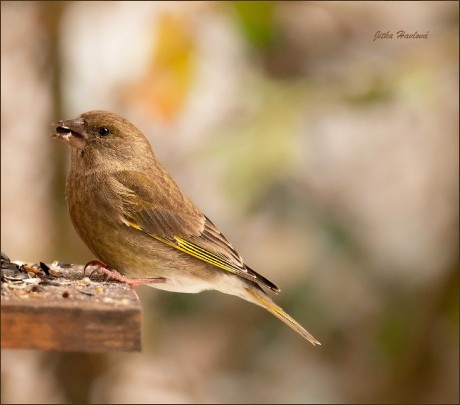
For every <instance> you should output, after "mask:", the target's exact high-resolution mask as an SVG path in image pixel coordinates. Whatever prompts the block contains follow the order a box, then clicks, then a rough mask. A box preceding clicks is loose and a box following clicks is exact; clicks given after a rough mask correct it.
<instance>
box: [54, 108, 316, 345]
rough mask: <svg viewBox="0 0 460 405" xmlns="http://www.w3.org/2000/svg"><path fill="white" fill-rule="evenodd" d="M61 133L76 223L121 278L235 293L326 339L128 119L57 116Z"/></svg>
mask: <svg viewBox="0 0 460 405" xmlns="http://www.w3.org/2000/svg"><path fill="white" fill-rule="evenodd" d="M55 137H57V138H59V139H61V140H63V141H66V142H67V143H68V144H69V145H70V146H71V147H72V148H71V168H70V172H69V175H68V177H67V184H66V197H67V202H68V205H69V211H70V217H71V219H72V222H73V225H74V226H75V229H76V230H77V232H78V234H79V235H80V237H81V238H82V239H83V241H84V242H85V243H86V245H87V246H88V247H89V248H90V249H91V251H92V252H93V253H94V254H95V255H96V257H97V258H98V259H99V260H101V261H102V262H103V263H101V264H105V265H106V266H107V267H108V268H110V269H113V270H116V271H117V272H119V273H121V274H122V275H123V276H122V277H116V276H115V277H116V278H118V279H120V280H123V281H125V282H128V283H130V284H132V285H136V284H148V285H150V286H152V287H155V288H158V289H162V290H167V291H175V292H183V293H197V292H200V291H203V290H217V291H221V292H223V293H226V294H232V295H236V296H238V297H240V298H243V299H244V300H247V301H249V302H252V303H254V304H257V305H259V306H261V307H263V308H265V309H266V310H268V311H269V312H271V313H272V314H273V315H275V316H276V317H277V318H279V319H280V320H281V321H283V322H284V323H286V324H287V325H288V326H290V327H291V328H292V329H294V330H295V331H296V332H298V333H299V334H300V335H302V336H303V337H304V338H305V339H307V340H308V341H309V342H311V343H312V344H313V345H316V344H318V345H319V344H320V343H319V342H318V341H317V340H316V339H315V338H314V337H313V336H312V335H310V333H308V332H307V331H306V330H305V329H304V328H303V327H302V326H301V325H300V324H299V323H298V322H297V321H295V320H294V319H293V318H292V317H291V316H289V315H288V314H287V313H286V312H284V311H283V310H282V309H281V308H280V307H279V306H277V305H276V304H275V303H274V302H273V301H272V299H271V298H270V297H269V296H268V295H267V294H266V293H265V292H264V290H263V288H267V289H269V290H272V291H274V292H276V293H277V292H279V291H280V290H279V288H278V287H277V286H276V285H275V284H274V283H272V282H271V281H269V280H268V279H266V278H265V277H263V276H262V275H260V274H258V273H256V272H255V271H254V270H252V269H251V268H250V267H248V266H247V265H246V264H245V263H244V262H243V259H242V258H241V256H240V255H239V254H238V253H237V252H236V250H235V249H234V248H233V246H232V245H231V244H230V243H229V242H228V241H227V239H226V238H225V237H224V235H222V233H221V232H220V231H219V230H218V229H217V228H216V226H214V224H213V223H212V222H211V221H210V220H209V218H207V217H206V216H205V215H203V213H202V212H201V211H200V210H199V209H198V208H197V207H196V206H195V204H194V203H193V202H192V201H191V200H190V199H189V198H188V197H187V196H186V195H185V194H184V193H183V192H182V190H181V189H180V188H179V187H178V186H177V184H176V183H175V182H174V180H173V179H172V177H171V176H170V175H169V173H168V172H167V171H166V170H165V169H164V168H163V166H162V165H161V164H160V163H159V162H158V160H157V159H156V157H155V155H154V153H153V151H152V148H151V147H150V144H149V142H148V141H147V139H146V138H145V136H144V135H143V134H142V132H141V131H139V130H138V129H137V128H136V127H135V126H134V125H133V124H131V123H130V122H129V121H128V120H126V119H124V118H122V117H119V116H118V115H116V114H113V113H110V112H106V111H89V112H86V113H84V114H82V115H81V116H80V117H78V118H76V119H73V120H68V121H59V122H58V123H57V124H56V133H55ZM99 263H100V262H99ZM109 273H110V274H112V275H113V274H114V273H113V272H109Z"/></svg>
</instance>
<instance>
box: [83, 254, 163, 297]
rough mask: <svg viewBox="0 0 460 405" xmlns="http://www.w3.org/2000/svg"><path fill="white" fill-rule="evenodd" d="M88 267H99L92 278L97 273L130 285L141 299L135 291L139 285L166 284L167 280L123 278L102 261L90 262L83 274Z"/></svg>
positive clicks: (160, 278) (157, 278)
mask: <svg viewBox="0 0 460 405" xmlns="http://www.w3.org/2000/svg"><path fill="white" fill-rule="evenodd" d="M88 266H97V269H96V270H94V271H93V272H91V274H90V277H91V276H92V275H93V274H94V273H95V272H96V273H100V274H105V275H106V276H107V278H108V279H112V280H116V281H119V282H120V283H125V284H128V285H129V286H130V287H131V290H132V291H133V293H134V294H135V295H136V297H137V298H138V299H139V296H138V295H137V293H136V291H135V289H134V288H135V287H137V286H139V285H148V284H153V283H164V282H165V281H166V279H165V278H164V277H152V278H131V277H126V276H123V275H122V274H120V273H118V271H116V270H110V269H108V268H107V265H106V264H105V263H103V262H101V261H100V260H91V261H90V262H88V263H86V264H85V267H84V269H83V274H85V271H86V268H87V267H88Z"/></svg>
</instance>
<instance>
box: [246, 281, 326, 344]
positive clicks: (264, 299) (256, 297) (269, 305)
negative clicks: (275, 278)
mask: <svg viewBox="0 0 460 405" xmlns="http://www.w3.org/2000/svg"><path fill="white" fill-rule="evenodd" d="M246 291H247V292H248V293H249V294H250V296H251V297H252V298H253V299H252V300H251V301H252V302H254V303H255V304H257V305H260V306H261V307H263V308H265V309H266V310H267V311H268V312H270V313H272V314H273V315H275V316H276V317H277V318H278V319H280V320H281V321H283V322H284V323H285V324H286V325H287V326H289V327H290V328H292V329H294V330H295V331H296V332H297V333H298V334H299V335H301V336H302V337H303V338H304V339H307V340H308V341H309V342H310V343H311V344H312V345H313V346H316V345H321V343H320V342H318V341H317V340H316V339H315V338H314V337H313V336H312V335H310V333H308V332H307V331H306V330H305V329H304V328H303V327H302V326H301V325H300V324H299V323H298V322H297V321H296V320H295V319H294V318H292V317H291V316H289V315H288V314H287V313H286V312H284V311H283V310H282V309H281V308H280V307H279V306H278V305H276V304H275V303H274V302H273V301H272V300H271V298H270V297H269V296H268V295H266V294H265V293H264V292H263V291H262V290H260V291H259V290H256V289H255V288H251V287H247V288H246Z"/></svg>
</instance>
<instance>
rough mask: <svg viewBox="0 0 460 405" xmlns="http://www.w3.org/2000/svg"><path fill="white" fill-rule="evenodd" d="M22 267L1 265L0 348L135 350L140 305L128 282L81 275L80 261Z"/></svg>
mask: <svg viewBox="0 0 460 405" xmlns="http://www.w3.org/2000/svg"><path fill="white" fill-rule="evenodd" d="M11 265H13V264H12V263H11ZM2 267H3V263H2ZM46 267H48V266H46ZM26 269H27V270H31V269H32V271H31V272H30V271H29V272H28V273H27V272H24V271H21V272H20V273H16V274H15V275H12V274H11V273H10V274H9V275H5V273H4V272H3V270H4V269H3V268H2V289H1V347H2V348H10V349H40V350H60V351H79V352H106V351H140V349H141V318H142V312H141V310H142V309H141V305H140V303H139V301H138V299H137V297H136V296H135V294H134V293H133V292H132V291H131V289H130V287H129V286H127V285H125V284H121V283H118V282H113V281H108V282H107V281H94V280H92V279H91V280H90V279H89V278H87V277H86V278H84V277H83V267H82V266H74V265H72V266H71V267H65V268H63V267H60V266H58V265H56V264H55V263H53V265H51V266H50V269H48V270H49V271H47V273H48V275H46V274H45V273H44V272H43V271H41V270H40V269H38V271H37V266H28V267H26ZM21 270H24V268H22V269H21ZM50 272H51V274H50ZM53 274H54V275H53Z"/></svg>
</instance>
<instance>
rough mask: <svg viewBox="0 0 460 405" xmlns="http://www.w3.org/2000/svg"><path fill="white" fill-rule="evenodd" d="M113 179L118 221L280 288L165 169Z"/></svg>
mask: <svg viewBox="0 0 460 405" xmlns="http://www.w3.org/2000/svg"><path fill="white" fill-rule="evenodd" d="M153 176H157V177H153ZM114 179H115V181H116V182H117V184H116V186H115V187H116V189H117V191H118V195H120V196H121V199H122V204H123V212H124V215H123V218H122V220H123V221H124V222H125V223H126V224H127V225H129V226H131V227H133V228H135V229H138V230H140V231H142V232H144V233H146V234H147V235H149V236H150V237H152V238H155V239H156V240H159V241H161V242H163V243H165V244H167V245H169V246H171V247H173V248H175V249H177V250H180V251H182V252H184V253H187V254H189V255H190V256H193V257H195V258H197V259H200V260H202V261H204V262H207V263H210V264H212V265H214V266H216V267H218V268H220V269H222V270H225V271H228V272H230V273H233V274H235V275H237V276H240V277H243V278H245V279H247V280H251V281H253V282H256V283H258V284H260V285H263V286H265V287H267V288H269V289H271V290H272V291H275V292H279V291H280V290H279V288H278V287H277V286H276V285H275V284H274V283H272V282H271V281H270V280H268V279H266V278H265V277H263V276H261V275H260V274H258V273H256V272H255V271H254V270H252V269H251V268H249V267H248V266H246V265H245V264H244V262H243V259H242V258H241V256H240V255H239V254H238V253H237V252H236V250H235V249H234V248H233V246H232V245H231V244H230V243H229V242H228V241H227V239H226V238H225V237H224V235H222V233H220V231H219V230H218V229H217V228H216V227H215V226H214V224H213V223H212V222H211V221H210V220H209V219H208V218H207V217H206V216H204V215H203V214H202V213H201V212H200V211H199V210H198V208H196V206H195V205H194V204H193V203H192V202H191V201H190V199H189V198H188V197H187V196H185V195H184V194H183V193H182V192H181V191H180V189H179V188H178V186H177V185H176V184H175V183H174V181H173V180H172V179H171V177H170V176H169V175H168V174H167V173H166V172H164V171H163V170H160V171H159V173H157V174H152V173H149V176H146V175H145V174H143V173H140V172H135V171H120V172H117V173H115V174H114Z"/></svg>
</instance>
